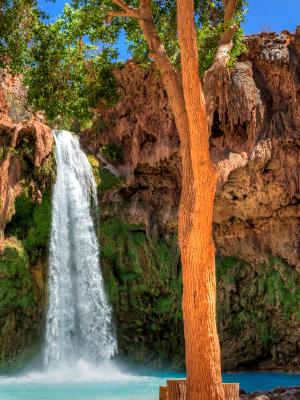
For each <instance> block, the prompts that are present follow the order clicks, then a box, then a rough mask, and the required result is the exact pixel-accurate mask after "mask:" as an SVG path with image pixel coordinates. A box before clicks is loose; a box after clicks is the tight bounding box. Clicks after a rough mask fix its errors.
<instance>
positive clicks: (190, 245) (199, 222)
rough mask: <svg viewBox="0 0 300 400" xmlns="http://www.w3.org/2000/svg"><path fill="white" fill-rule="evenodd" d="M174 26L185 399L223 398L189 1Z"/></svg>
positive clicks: (205, 138)
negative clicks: (181, 175)
mask: <svg viewBox="0 0 300 400" xmlns="http://www.w3.org/2000/svg"><path fill="white" fill-rule="evenodd" d="M177 29H178V39H179V46H180V52H181V68H182V84H183V92H184V99H185V106H186V111H187V116H188V123H189V136H190V155H191V163H192V170H193V186H194V199H193V200H192V199H189V200H188V201H190V202H191V203H192V202H193V206H192V207H191V206H189V208H191V209H192V224H191V226H190V229H189V234H188V235H186V234H185V235H183V234H182V232H183V231H184V229H183V227H182V221H179V244H180V248H181V260H182V265H183V320H184V337H185V350H186V370H187V397H186V398H187V400H208V399H210V400H224V399H225V395H224V389H223V386H222V378H221V361H220V346H219V340H218V332H217V325H216V279H215V248H214V243H213V238H212V218H213V204H214V196H215V189H216V182H217V173H216V171H215V169H214V166H213V164H212V161H211V159H210V153H209V130H208V124H207V116H206V109H205V100H204V94H203V90H202V86H201V82H200V77H199V61H198V50H197V42H196V29H195V22H194V2H193V1H192V0H189V1H186V0H177ZM180 217H181V216H179V218H180ZM183 223H184V222H183Z"/></svg>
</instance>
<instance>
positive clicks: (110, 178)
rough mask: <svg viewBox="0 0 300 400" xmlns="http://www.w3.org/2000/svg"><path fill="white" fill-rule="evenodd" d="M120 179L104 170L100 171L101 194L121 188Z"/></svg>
mask: <svg viewBox="0 0 300 400" xmlns="http://www.w3.org/2000/svg"><path fill="white" fill-rule="evenodd" d="M121 184H122V179H121V178H120V177H118V176H115V175H113V174H112V173H110V172H109V171H108V170H107V169H106V168H101V170H100V185H99V189H100V191H101V192H106V191H109V190H113V189H117V188H119V187H120V186H121Z"/></svg>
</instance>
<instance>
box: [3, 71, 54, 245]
mask: <svg viewBox="0 0 300 400" xmlns="http://www.w3.org/2000/svg"><path fill="white" fill-rule="evenodd" d="M3 76H4V78H5V79H4V78H3ZM9 78H10V79H9ZM16 87H17V88H19V87H22V85H21V82H20V80H17V78H12V77H11V76H10V75H8V74H5V73H3V74H2V85H1V86H0V149H1V150H0V151H1V153H0V251H1V249H3V241H4V229H5V226H6V224H7V222H9V221H10V219H11V217H12V215H13V214H14V203H15V199H16V197H17V196H18V194H19V193H20V191H21V189H22V183H21V177H22V176H21V175H22V163H23V164H24V162H27V163H29V164H30V165H31V167H32V168H37V169H40V168H41V167H42V166H43V164H44V163H45V162H46V160H47V158H48V157H49V156H50V155H51V152H52V147H53V136H52V133H51V129H50V128H49V127H47V126H46V125H44V124H43V123H41V122H40V121H39V120H38V119H37V118H35V117H32V118H31V119H29V120H25V121H24V120H23V121H22V122H17V120H16V116H15V115H14V113H15V110H16V107H15V108H14V109H13V108H12V107H9V105H8V102H7V99H6V98H7V96H8V93H10V95H11V96H13V95H14V93H18V92H19V91H18V90H17V89H16ZM10 99H11V97H10ZM11 101H12V102H13V103H14V101H13V100H11ZM15 103H17V96H16V100H15ZM19 114H20V113H18V114H17V115H18V117H19ZM23 166H24V165H23ZM32 184H33V183H32ZM34 192H35V193H33V195H34V196H36V197H41V191H40V189H39V188H37V187H35V190H34Z"/></svg>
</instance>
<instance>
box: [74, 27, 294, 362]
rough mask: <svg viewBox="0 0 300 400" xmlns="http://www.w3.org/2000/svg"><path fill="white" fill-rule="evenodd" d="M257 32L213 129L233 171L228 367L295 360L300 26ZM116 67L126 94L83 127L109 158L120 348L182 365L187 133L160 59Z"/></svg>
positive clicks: (224, 171) (105, 184)
mask: <svg viewBox="0 0 300 400" xmlns="http://www.w3.org/2000/svg"><path fill="white" fill-rule="evenodd" d="M246 42H247V46H248V49H249V51H248V53H247V54H245V55H244V56H243V57H241V59H240V60H239V61H238V63H237V64H236V66H235V68H234V69H233V70H231V71H230V76H229V77H228V80H227V81H226V82H220V85H219V88H218V90H217V91H216V93H215V97H214V104H215V109H214V113H213V119H212V135H211V138H210V143H211V155H212V158H213V160H214V162H215V163H216V165H217V167H218V170H219V173H220V179H219V184H218V191H217V194H216V199H215V211H214V239H215V243H216V247H217V274H218V278H219V279H218V310H219V311H218V313H219V332H220V337H221V344H222V354H223V367H224V368H225V369H234V368H237V367H238V368H243V367H244V368H252V367H253V368H274V369H282V368H286V369H295V368H299V366H300V357H299V354H300V353H299V351H300V313H299V309H300V289H299V283H300V279H299V278H300V275H299V273H300V257H299V249H300V247H299V240H300V239H299V216H300V205H299V197H300V193H299V186H300V164H299V161H300V159H299V157H300V151H299V144H300V102H299V100H300V53H299V51H300V30H299V29H298V31H297V32H296V34H295V35H292V34H290V33H288V32H282V33H281V34H280V35H276V34H272V33H270V34H261V35H257V36H252V37H249V38H247V39H246ZM115 75H116V78H117V82H118V90H119V94H120V101H119V103H118V104H117V106H116V107H114V108H113V109H110V110H107V111H106V112H105V113H104V114H103V115H102V117H101V118H99V119H98V120H97V121H96V122H95V124H94V125H93V127H92V128H91V129H89V130H87V131H86V132H85V133H83V134H82V137H81V140H82V144H83V145H84V147H85V148H86V149H87V150H88V151H90V152H91V153H92V154H94V156H96V157H97V158H98V159H99V160H100V161H101V162H102V166H104V168H106V169H102V172H101V173H100V175H101V176H100V178H101V179H102V184H100V189H101V196H100V199H101V202H102V210H101V213H102V224H103V226H104V229H103V228H102V231H101V235H102V246H103V249H102V250H103V268H104V273H105V275H106V278H107V282H108V290H109V293H110V295H111V298H112V301H113V304H114V308H115V314H116V319H117V331H118V333H119V341H120V343H121V345H120V349H121V352H123V353H124V354H125V355H129V356H131V357H132V358H133V359H135V360H136V359H139V360H143V361H145V360H146V361H149V362H155V360H156V361H157V359H158V355H161V357H162V358H163V359H164V361H165V362H167V363H171V364H172V363H173V365H178V364H179V365H180V363H182V356H183V353H182V316H181V312H180V306H179V304H180V301H179V299H178V293H179V292H180V290H178V287H180V263H179V257H178V251H177V250H176V246H175V247H174V241H176V229H177V209H178V204H179V198H180V154H179V151H178V148H179V146H178V145H179V139H178V135H177V132H176V127H175V123H174V118H173V114H172V111H171V108H170V105H169V103H168V99H167V95H166V92H165V90H164V89H163V87H162V84H161V80H160V77H159V74H158V72H157V71H156V70H155V68H154V67H152V68H150V69H145V68H143V67H140V66H138V65H136V64H134V63H133V62H130V61H129V62H127V63H126V64H125V66H124V67H123V68H120V69H118V70H117V71H116V73H115ZM116 216H117V217H118V218H116ZM160 247H162V248H160ZM128 253H129V255H128ZM155 254H156V255H157V256H155ZM167 254H169V256H168V255H167ZM175 299H176V300H175ZM126 310H128V311H127V312H128V313H129V314H130V316H129V317H128V315H127V314H126ZM155 313H157V316H155V315H156V314H155ZM153 319H154V321H153ZM127 325H128V326H127ZM132 326H136V327H137V328H136V330H135V329H134V333H132ZM174 332H175V334H174ZM159 362H160V363H163V361H162V360H160V361H159Z"/></svg>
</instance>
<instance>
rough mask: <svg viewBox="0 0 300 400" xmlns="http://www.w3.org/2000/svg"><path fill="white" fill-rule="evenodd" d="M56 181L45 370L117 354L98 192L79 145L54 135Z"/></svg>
mask: <svg viewBox="0 0 300 400" xmlns="http://www.w3.org/2000/svg"><path fill="white" fill-rule="evenodd" d="M53 134H54V137H55V143H56V163H57V180H56V183H55V186H54V191H53V198H52V228H51V239H50V255H49V283H48V288H49V289H48V290H49V305H48V313H47V319H46V340H45V341H46V343H45V360H44V362H45V366H47V367H51V366H56V365H62V364H68V363H69V364H71V363H73V362H74V361H78V360H84V361H86V362H89V363H93V364H98V363H99V362H101V361H105V360H108V359H110V358H111V357H112V356H113V355H114V354H115V353H116V349H117V343H116V339H115V336H114V333H113V327H112V321H111V314H112V310H111V306H110V304H109V302H108V300H107V297H106V294H105V290H104V284H103V279H102V275H101V270H100V262H99V246H98V240H97V235H96V232H95V221H94V220H95V218H94V217H93V215H92V210H94V209H95V207H97V190H96V184H95V180H94V176H93V173H92V169H91V166H90V164H89V162H88V159H87V157H86V156H85V154H84V152H83V151H82V150H81V149H80V145H79V140H78V138H77V137H75V136H73V135H72V134H71V133H69V132H66V131H54V132H53Z"/></svg>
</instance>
